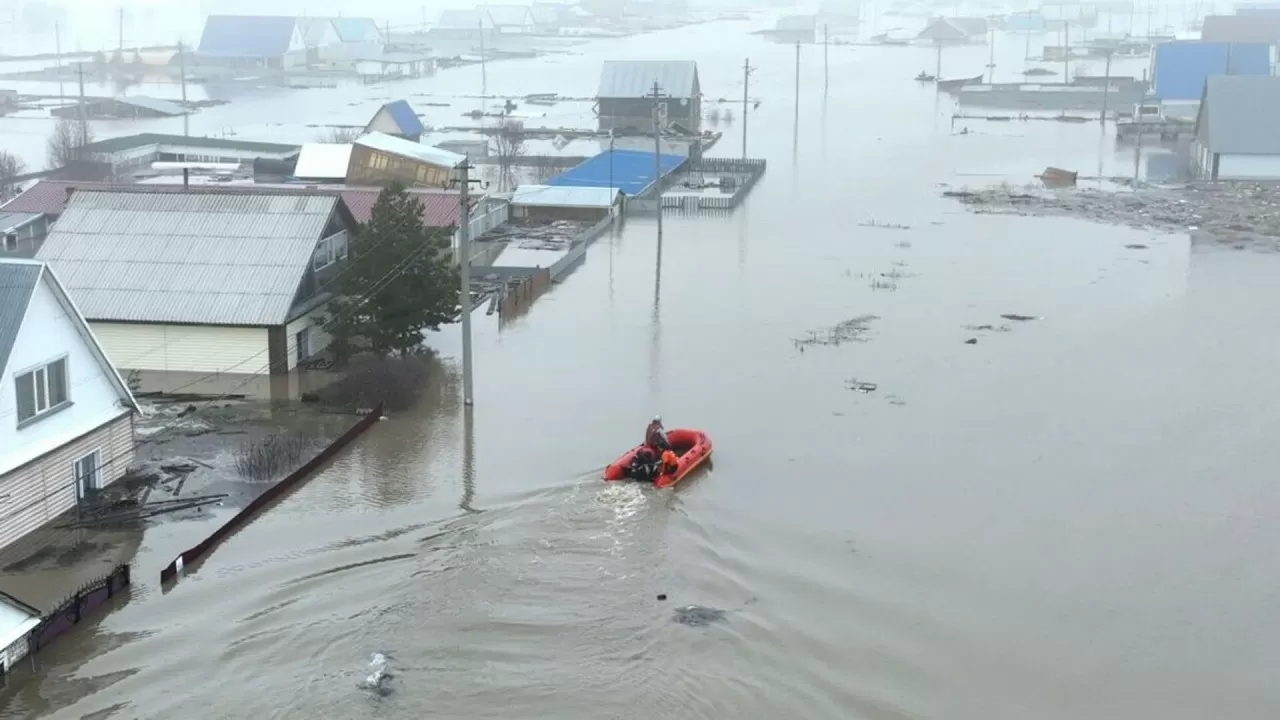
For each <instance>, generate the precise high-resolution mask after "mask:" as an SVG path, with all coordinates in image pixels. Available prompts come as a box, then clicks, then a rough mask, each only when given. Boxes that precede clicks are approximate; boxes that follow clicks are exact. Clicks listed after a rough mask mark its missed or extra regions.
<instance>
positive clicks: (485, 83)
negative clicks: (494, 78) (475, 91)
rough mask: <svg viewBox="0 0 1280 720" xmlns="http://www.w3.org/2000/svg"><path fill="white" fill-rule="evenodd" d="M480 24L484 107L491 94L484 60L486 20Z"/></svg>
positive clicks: (482, 100) (482, 99)
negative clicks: (485, 98)
mask: <svg viewBox="0 0 1280 720" xmlns="http://www.w3.org/2000/svg"><path fill="white" fill-rule="evenodd" d="M478 22H479V26H480V95H481V100H480V102H481V106H482V107H483V103H484V97H485V96H487V95H488V94H489V73H488V70H487V69H486V67H485V59H484V18H483V17H481V18H480V20H479V21H478Z"/></svg>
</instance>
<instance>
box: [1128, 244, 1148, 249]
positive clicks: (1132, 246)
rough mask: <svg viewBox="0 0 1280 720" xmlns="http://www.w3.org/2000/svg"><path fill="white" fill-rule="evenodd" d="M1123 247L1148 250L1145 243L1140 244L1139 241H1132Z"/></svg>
mask: <svg viewBox="0 0 1280 720" xmlns="http://www.w3.org/2000/svg"><path fill="white" fill-rule="evenodd" d="M1125 248H1127V249H1129V250H1148V249H1149V248H1148V247H1147V246H1146V245H1141V244H1139V243H1134V244H1132V245H1125Z"/></svg>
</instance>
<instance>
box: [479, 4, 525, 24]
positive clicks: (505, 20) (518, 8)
mask: <svg viewBox="0 0 1280 720" xmlns="http://www.w3.org/2000/svg"><path fill="white" fill-rule="evenodd" d="M476 9H477V10H480V11H481V12H487V13H489V17H490V18H492V19H493V24H494V25H497V26H499V27H503V26H505V27H528V26H529V25H532V24H533V13H531V12H530V11H529V6H528V5H481V6H479V7H478V8H476Z"/></svg>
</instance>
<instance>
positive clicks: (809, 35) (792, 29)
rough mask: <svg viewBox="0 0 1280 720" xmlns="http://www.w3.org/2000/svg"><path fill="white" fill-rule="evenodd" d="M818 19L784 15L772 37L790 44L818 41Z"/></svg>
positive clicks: (808, 16) (774, 28) (775, 26)
mask: <svg viewBox="0 0 1280 720" xmlns="http://www.w3.org/2000/svg"><path fill="white" fill-rule="evenodd" d="M817 34H818V18H817V17H816V16H814V15H784V16H782V17H780V18H778V22H777V23H776V24H775V25H774V27H773V31H772V32H771V33H770V36H772V37H773V39H774V40H777V41H778V42H784V43H788V44H794V43H811V42H813V41H814V40H815V39H817Z"/></svg>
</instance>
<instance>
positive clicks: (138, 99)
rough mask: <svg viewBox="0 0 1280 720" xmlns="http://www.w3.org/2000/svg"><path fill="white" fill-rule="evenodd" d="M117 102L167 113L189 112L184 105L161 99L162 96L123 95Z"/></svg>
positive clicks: (182, 113) (180, 113)
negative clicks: (183, 107)
mask: <svg viewBox="0 0 1280 720" xmlns="http://www.w3.org/2000/svg"><path fill="white" fill-rule="evenodd" d="M116 102H119V103H124V104H125V105H133V106H134V107H140V108H145V109H147V110H151V111H154V112H158V113H163V114H165V115H173V116H177V115H186V114H187V111H186V110H184V109H182V106H181V105H179V104H178V103H175V102H171V101H169V100H161V99H160V98H153V97H147V96H146V95H130V96H128V97H125V96H124V95H121V96H120V97H117V98H116Z"/></svg>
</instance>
